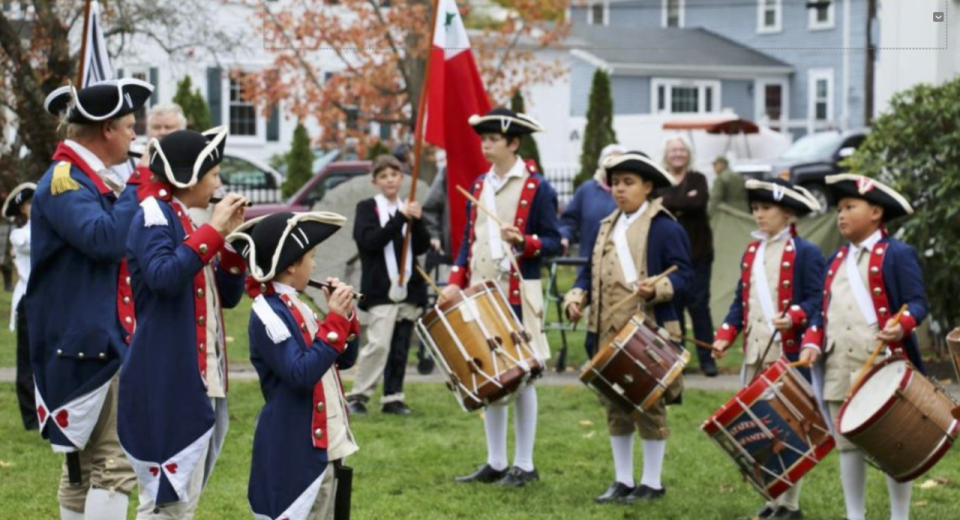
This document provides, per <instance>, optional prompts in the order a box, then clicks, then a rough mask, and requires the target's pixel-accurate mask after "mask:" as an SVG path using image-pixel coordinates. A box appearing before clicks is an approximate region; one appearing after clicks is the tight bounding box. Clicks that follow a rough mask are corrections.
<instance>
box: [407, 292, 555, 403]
mask: <svg viewBox="0 0 960 520" xmlns="http://www.w3.org/2000/svg"><path fill="white" fill-rule="evenodd" d="M461 293H462V294H458V295H456V296H454V297H453V298H450V299H449V300H447V301H444V302H443V303H441V304H439V305H437V306H435V307H434V308H433V309H431V310H430V311H429V312H427V313H426V314H425V315H424V316H423V318H422V319H421V320H420V325H421V326H422V328H423V330H425V331H426V332H427V333H428V334H429V335H430V338H431V339H432V341H433V342H434V344H435V345H436V346H437V348H438V349H439V351H440V352H439V353H440V355H441V356H442V357H443V361H444V362H443V363H440V366H441V367H444V368H445V369H446V368H449V371H450V372H451V374H448V375H449V376H453V377H452V379H455V380H459V381H460V382H462V383H465V384H467V385H468V386H470V385H472V379H473V376H474V375H475V370H476V371H477V373H476V375H477V377H478V384H477V386H476V388H472V389H471V391H472V395H471V392H468V391H466V390H464V389H462V388H459V387H458V386H457V385H456V384H455V383H451V384H449V385H448V386H450V387H453V388H451V389H452V390H453V391H454V392H455V393H457V394H458V397H459V399H460V401H461V404H462V405H463V407H464V408H465V409H466V410H468V411H472V410H477V409H479V408H482V407H483V406H486V405H488V404H490V403H493V402H496V401H499V400H500V399H503V398H504V397H507V396H508V395H510V394H512V393H513V392H515V391H516V390H517V389H518V388H519V387H520V385H521V383H523V382H524V381H526V380H529V379H530V378H531V377H535V376H537V375H539V374H540V373H541V372H542V371H543V367H544V365H543V363H542V362H541V361H540V360H539V359H538V358H536V356H535V354H534V353H533V350H532V349H531V347H530V345H529V343H528V340H527V338H526V334H525V332H524V331H523V327H522V326H521V324H520V323H519V322H518V321H517V320H516V319H515V316H514V314H513V313H512V310H511V308H510V306H509V303H507V301H506V299H505V298H504V297H503V293H501V292H500V290H499V289H498V288H497V285H496V283H495V282H493V281H486V282H483V283H479V284H476V285H473V286H471V287H469V288H467V289H464V290H463V291H462V292H461ZM464 297H466V299H465V298H464ZM467 301H472V302H474V303H475V304H476V307H475V309H476V311H477V312H478V313H479V314H480V316H479V317H477V318H478V319H483V320H484V326H485V327H486V330H487V331H488V332H489V333H490V335H491V336H493V338H494V341H495V342H496V343H497V346H498V347H499V348H502V349H503V350H504V351H505V352H506V353H508V354H509V355H510V356H511V357H513V358H514V359H519V360H523V361H524V362H525V363H526V365H527V366H523V363H513V362H511V361H510V360H509V359H507V358H506V357H504V356H497V364H498V366H499V368H500V373H499V376H498V375H497V373H496V371H495V370H494V362H493V358H494V352H493V349H492V348H491V347H492V345H491V344H490V343H489V342H488V341H487V339H486V336H485V335H484V332H483V328H481V327H480V325H479V324H478V323H477V321H476V319H474V320H467V319H464V315H463V312H462V311H461V309H462V308H463V307H464V306H465V305H470V304H468V303H467ZM497 307H499V310H500V312H498V311H497ZM470 312H471V313H472V312H473V311H470ZM501 313H502V314H501ZM440 314H442V315H443V317H444V318H445V319H446V321H447V322H448V323H449V324H450V326H451V328H452V329H453V331H454V333H455V334H456V336H457V338H458V339H459V341H460V343H461V344H462V345H463V347H464V349H465V350H466V351H467V353H468V354H469V356H470V359H469V360H468V359H465V358H464V356H463V355H462V354H461V352H460V351H459V349H458V347H457V344H456V342H455V341H454V339H453V337H452V336H451V334H450V331H449V330H448V329H447V328H446V326H445V325H444V323H443V320H441V319H440ZM501 316H503V317H506V322H505V321H504V320H503V319H502V318H501ZM471 362H472V363H471ZM474 367H476V368H474ZM480 372H482V373H485V374H487V375H488V376H490V377H493V378H495V379H496V380H497V381H498V383H499V384H497V383H494V382H492V381H488V380H487V379H486V378H484V377H482V376H481V375H480Z"/></svg>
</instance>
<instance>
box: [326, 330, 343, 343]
mask: <svg viewBox="0 0 960 520" xmlns="http://www.w3.org/2000/svg"><path fill="white" fill-rule="evenodd" d="M338 339H340V335H339V334H337V333H336V332H333V331H331V332H328V333H327V343H336V342H337V340H338Z"/></svg>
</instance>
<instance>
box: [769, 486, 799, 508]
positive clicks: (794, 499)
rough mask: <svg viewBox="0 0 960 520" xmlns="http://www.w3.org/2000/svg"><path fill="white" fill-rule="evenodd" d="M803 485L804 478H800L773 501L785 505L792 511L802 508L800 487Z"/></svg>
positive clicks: (774, 503)
mask: <svg viewBox="0 0 960 520" xmlns="http://www.w3.org/2000/svg"><path fill="white" fill-rule="evenodd" d="M802 487H803V479H800V480H799V481H798V482H797V483H796V484H794V485H793V487H792V488H790V489H788V490H787V491H785V492H784V493H783V494H782V495H780V496H779V497H777V499H776V500H774V501H773V505H774V506H778V507H785V508H787V509H789V510H790V511H796V510H798V509H800V488H802Z"/></svg>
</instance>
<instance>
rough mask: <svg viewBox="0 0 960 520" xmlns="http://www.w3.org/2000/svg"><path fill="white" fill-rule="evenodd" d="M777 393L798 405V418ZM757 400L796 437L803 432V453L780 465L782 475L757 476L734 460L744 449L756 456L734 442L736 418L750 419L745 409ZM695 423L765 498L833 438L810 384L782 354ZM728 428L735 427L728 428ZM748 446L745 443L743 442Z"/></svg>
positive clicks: (786, 485)
mask: <svg viewBox="0 0 960 520" xmlns="http://www.w3.org/2000/svg"><path fill="white" fill-rule="evenodd" d="M774 386H776V387H777V388H778V389H779V393H774V399H765V398H766V396H768V395H769V393H770V391H771V388H772V387H774ZM781 396H782V397H783V398H785V399H786V400H787V401H789V404H790V406H791V407H792V408H793V409H795V410H796V411H797V413H798V414H799V415H800V417H801V419H798V418H797V417H796V416H794V414H793V413H792V412H791V411H790V409H789V408H788V407H787V406H786V404H785V403H784V402H783V401H782V399H781ZM759 402H769V403H770V408H771V412H772V413H775V414H776V415H777V417H778V419H779V420H780V421H781V422H782V426H783V427H784V428H785V429H789V430H790V431H792V432H793V433H794V434H796V436H797V438H799V437H803V439H802V442H803V443H804V445H805V446H806V449H807V450H808V451H807V452H806V456H804V457H799V458H798V460H797V461H795V462H794V463H793V464H792V465H790V466H789V467H787V468H785V471H784V472H783V473H781V474H780V477H781V478H776V479H773V478H771V479H770V481H769V482H765V481H763V480H762V479H760V478H759V477H758V474H757V472H756V470H755V469H754V471H748V470H747V468H745V467H744V466H743V465H742V464H741V462H738V461H741V459H743V456H744V454H746V455H749V456H750V457H751V458H753V459H756V458H758V457H759V455H758V453H757V452H752V451H750V450H749V449H747V447H744V446H743V443H740V444H737V445H734V444H733V442H735V441H739V440H741V439H740V438H739V437H738V435H739V433H737V431H736V430H737V429H738V428H742V426H740V424H741V423H742V422H743V421H745V420H746V421H749V420H750V419H749V414H747V409H750V410H752V411H753V412H754V413H756V410H755V409H754V407H755V406H756V405H757V403H759ZM700 428H701V429H702V430H703V431H704V433H706V434H707V435H708V436H710V437H711V438H712V439H714V440H715V441H716V442H717V443H718V444H719V445H720V447H721V449H723V451H724V452H725V453H727V455H729V456H730V457H731V459H733V461H734V463H736V464H737V466H738V468H739V469H740V470H741V472H742V473H743V475H744V477H745V478H746V479H747V480H748V481H749V482H750V483H751V484H752V485H753V486H754V488H755V489H757V491H758V492H760V494H762V495H763V496H764V497H766V498H767V499H775V498H777V497H778V496H780V495H782V494H783V493H784V492H786V491H787V490H789V489H790V488H791V487H793V485H794V484H795V483H796V482H798V481H799V480H800V479H801V478H803V476H804V475H806V474H807V473H809V472H810V470H812V469H813V468H814V467H815V466H816V465H817V464H818V463H819V462H820V461H821V460H823V459H824V457H826V456H827V454H829V453H830V451H831V450H832V449H833V448H834V446H835V444H836V443H835V441H834V439H833V437H832V436H831V434H830V428H829V425H828V424H827V421H826V420H825V419H824V417H823V414H822V413H821V411H820V408H819V406H818V405H817V401H816V397H815V395H814V393H813V389H812V388H811V387H810V385H809V383H807V381H806V379H804V378H803V376H802V375H800V373H799V372H798V371H797V370H796V369H793V368H790V367H789V366H788V364H787V361H786V360H784V359H782V358H781V359H779V360H777V361H776V362H775V363H773V364H772V365H770V366H769V367H767V368H766V369H765V370H764V371H763V372H761V374H760V376H759V377H757V378H756V379H754V381H753V382H751V383H750V384H749V385H747V386H746V387H744V388H742V389H741V390H740V391H739V392H737V394H736V395H735V396H734V397H733V398H732V399H730V400H729V401H727V403H726V404H724V405H723V406H721V407H720V408H719V409H718V410H717V411H716V413H714V414H713V416H711V417H710V418H709V419H707V420H706V421H704V423H703V425H702V426H701V427H700ZM731 430H734V431H733V433H731ZM744 431H746V430H744ZM747 446H750V444H749V443H747ZM740 450H743V451H740ZM744 461H745V460H744Z"/></svg>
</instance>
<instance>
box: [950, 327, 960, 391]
mask: <svg viewBox="0 0 960 520" xmlns="http://www.w3.org/2000/svg"><path fill="white" fill-rule="evenodd" d="M947 350H948V351H949V352H950V361H952V362H953V370H954V371H955V372H956V375H957V381H960V327H957V328H955V329H953V330H952V331H951V332H950V334H947Z"/></svg>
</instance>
